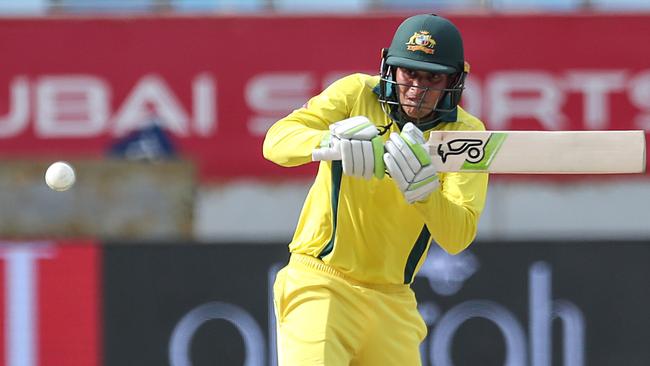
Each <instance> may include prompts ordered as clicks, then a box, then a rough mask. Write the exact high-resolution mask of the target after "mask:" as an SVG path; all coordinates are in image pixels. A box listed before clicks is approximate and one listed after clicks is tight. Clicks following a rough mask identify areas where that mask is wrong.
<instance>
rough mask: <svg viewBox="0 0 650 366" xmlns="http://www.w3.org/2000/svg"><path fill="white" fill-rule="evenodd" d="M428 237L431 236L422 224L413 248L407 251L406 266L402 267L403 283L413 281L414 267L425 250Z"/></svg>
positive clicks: (406, 283)
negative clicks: (409, 251)
mask: <svg viewBox="0 0 650 366" xmlns="http://www.w3.org/2000/svg"><path fill="white" fill-rule="evenodd" d="M430 238H431V234H430V233H429V229H428V228H427V226H426V225H424V226H423V227H422V231H421V232H420V236H418V240H416V241H415V244H414V245H413V249H411V253H409V258H408V260H407V261H406V268H404V284H405V285H408V284H409V283H411V282H413V276H414V275H415V268H416V267H417V265H418V262H419V261H420V259H421V258H422V255H423V254H424V252H425V251H426V250H427V246H428V245H429V239H430Z"/></svg>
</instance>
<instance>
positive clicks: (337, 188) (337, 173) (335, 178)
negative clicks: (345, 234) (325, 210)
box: [318, 160, 343, 259]
mask: <svg viewBox="0 0 650 366" xmlns="http://www.w3.org/2000/svg"><path fill="white" fill-rule="evenodd" d="M342 177H343V165H341V161H340V160H335V161H332V202H331V204H332V237H331V238H330V241H329V242H328V243H327V244H326V245H325V247H324V248H323V250H322V251H321V252H320V254H319V255H318V258H320V259H323V257H325V256H326V255H328V254H330V253H331V252H332V250H333V249H334V238H335V237H336V222H337V219H338V208H339V192H341V178H342Z"/></svg>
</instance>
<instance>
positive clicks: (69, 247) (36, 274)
mask: <svg viewBox="0 0 650 366" xmlns="http://www.w3.org/2000/svg"><path fill="white" fill-rule="evenodd" d="M100 272H101V257H100V247H99V245H95V244H93V243H90V242H70V243H68V242H51V241H42V242H0V288H1V290H0V329H2V331H1V332H0V366H15V365H31V366H37V365H66V366H99V365H100V364H101V336H100V335H101V329H102V328H101V309H100V304H101V291H102V289H101V287H100V286H101V283H100V281H99V276H100Z"/></svg>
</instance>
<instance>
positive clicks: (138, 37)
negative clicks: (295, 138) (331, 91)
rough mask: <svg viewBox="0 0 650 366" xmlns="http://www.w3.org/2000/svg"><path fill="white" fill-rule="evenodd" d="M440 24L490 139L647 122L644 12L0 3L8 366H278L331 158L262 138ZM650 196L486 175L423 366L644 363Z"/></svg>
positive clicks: (628, 3)
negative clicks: (288, 275) (459, 40)
mask: <svg viewBox="0 0 650 366" xmlns="http://www.w3.org/2000/svg"><path fill="white" fill-rule="evenodd" d="M427 12H434V13H438V14H441V15H444V16H446V17H448V18H450V19H451V20H452V21H453V22H454V23H455V24H456V25H457V26H458V27H459V29H460V30H461V33H462V34H463V37H464V41H465V55H466V58H467V60H468V62H469V63H470V64H471V73H470V76H469V77H468V81H467V89H466V91H465V92H464V94H463V101H462V105H463V107H464V108H466V109H467V110H469V111H470V112H472V113H473V114H475V115H476V116H478V117H480V118H481V119H482V120H483V121H484V122H485V123H486V126H487V128H488V129H491V130H630V129H635V130H646V131H648V130H650V51H648V49H647V47H645V46H644V45H645V44H647V38H648V36H649V35H650V1H648V0H566V1H562V0H493V1H489V0H455V1H452V0H450V1H431V0H429V1H425V0H400V1H398V0H329V1H320V0H239V1H235V0H230V1H219V0H21V1H19V0H0V52H1V54H2V57H1V58H0V161H1V164H0V259H1V260H0V267H1V269H2V270H1V271H0V286H2V288H3V291H0V328H1V331H0V366H2V365H6V366H37V365H55V366H59V365H64V366H99V365H106V366H125V365H139V366H141V365H152V366H159V365H171V366H190V365H193V366H199V365H275V364H276V363H275V357H276V355H275V333H274V331H273V329H274V321H275V320H274V317H273V312H272V300H271V297H270V291H271V284H272V282H273V279H274V276H275V273H276V272H277V270H278V269H279V268H281V266H282V265H284V263H285V262H286V260H287V258H288V253H287V249H286V245H287V243H288V242H289V241H290V240H291V237H292V234H293V229H294V227H295V225H296V222H297V218H298V214H299V212H300V209H301V206H302V202H303V200H304V198H305V196H306V194H307V191H308V189H309V187H310V184H311V181H312V178H313V176H314V173H315V172H316V168H317V166H316V164H308V165H306V166H302V167H298V168H291V169H288V168H280V167H278V166H275V165H273V164H272V163H270V162H268V161H265V160H264V159H263V157H262V141H263V138H264V134H265V132H266V130H267V129H268V127H269V126H270V125H271V124H272V123H273V122H274V121H276V120H278V119H279V118H281V117H283V116H285V115H287V114H288V113H289V112H291V111H292V110H293V109H295V108H298V107H300V106H301V105H302V104H303V103H305V102H306V101H307V100H308V99H309V98H310V97H311V96H313V95H316V94H317V93H319V92H320V91H321V90H322V89H323V88H324V87H326V86H327V85H329V84H330V83H331V82H332V81H334V80H336V79H337V78H339V77H341V76H344V75H347V74H350V73H355V72H363V73H370V74H376V73H378V70H379V61H380V58H379V56H380V49H381V48H382V47H387V46H388V45H389V43H390V40H391V38H392V35H393V32H394V31H395V29H396V27H397V26H398V25H399V24H400V22H401V21H402V20H403V19H404V18H406V17H408V16H411V15H414V14H417V13H427ZM58 160H66V161H69V162H71V163H72V165H73V166H74V167H75V169H76V173H77V183H76V185H75V186H74V187H73V188H72V189H70V190H69V191H66V192H54V191H52V190H50V189H49V188H48V187H47V186H46V185H45V182H44V179H43V177H44V173H45V169H46V168H47V166H48V165H49V164H51V163H52V162H54V161H58ZM649 183H650V180H649V179H648V176H647V174H640V175H616V176H514V175H501V176H493V177H491V181H490V188H489V193H488V200H487V204H486V208H485V212H484V213H483V216H482V219H481V222H480V225H479V234H478V237H477V240H476V242H475V243H474V244H473V246H472V247H470V249H469V250H467V251H466V252H464V253H462V254H460V255H458V256H449V255H447V254H445V253H444V252H443V251H441V250H440V249H438V248H437V247H435V246H433V247H432V248H431V249H430V251H429V256H428V258H427V260H426V262H425V263H424V264H423V266H422V270H421V272H420V273H419V274H418V277H417V279H416V281H415V283H414V284H413V288H414V289H415V290H416V293H417V295H418V299H419V303H420V311H421V313H422V315H423V317H424V319H425V321H426V323H427V325H428V326H429V335H428V336H427V338H426V340H425V341H424V342H423V344H422V348H421V357H422V362H423V365H436V366H449V365H461V366H462V365H472V366H473V365H482V366H485V365H507V366H521V365H531V366H550V365H607V366H618V365H626V366H630V365H648V364H650V348H648V347H647V343H648V339H650V331H649V330H648V329H650V317H648V315H647V309H648V308H649V306H650V287H649V286H648V285H647V282H648V280H649V279H650V266H648V264H649V263H650V245H648V244H649V240H650V222H649V220H648V214H647V210H648V209H647V208H648V207H650V184H649Z"/></svg>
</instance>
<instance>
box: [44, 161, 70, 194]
mask: <svg viewBox="0 0 650 366" xmlns="http://www.w3.org/2000/svg"><path fill="white" fill-rule="evenodd" d="M74 181H75V175H74V169H72V167H71V166H70V164H68V163H66V162H63V161H57V162H56V163H53V164H52V165H50V167H49V168H47V171H46V172H45V183H47V185H48V186H50V188H52V189H53V190H55V191H66V190H68V189H69V188H70V187H72V185H73V184H74Z"/></svg>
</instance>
